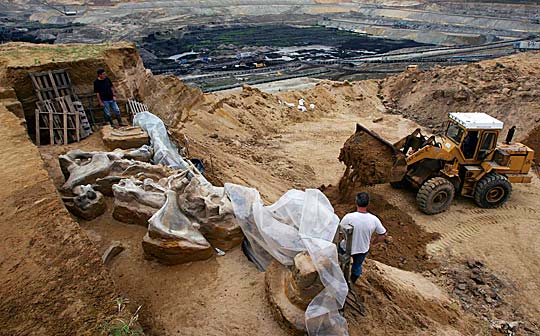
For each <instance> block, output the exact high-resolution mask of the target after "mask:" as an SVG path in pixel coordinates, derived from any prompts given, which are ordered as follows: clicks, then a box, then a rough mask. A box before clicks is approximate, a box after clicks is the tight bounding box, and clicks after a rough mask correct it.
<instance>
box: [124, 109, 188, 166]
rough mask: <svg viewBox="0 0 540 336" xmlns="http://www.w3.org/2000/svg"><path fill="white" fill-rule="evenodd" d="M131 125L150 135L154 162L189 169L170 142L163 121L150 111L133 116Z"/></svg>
mask: <svg viewBox="0 0 540 336" xmlns="http://www.w3.org/2000/svg"><path fill="white" fill-rule="evenodd" d="M133 125H135V126H139V127H141V128H142V129H143V130H145V131H146V132H147V133H148V136H150V139H151V143H152V148H153V149H154V160H153V161H154V164H161V165H163V166H166V167H170V168H172V169H182V170H187V169H189V165H188V163H187V162H186V161H185V160H184V159H183V158H182V156H181V155H180V154H178V148H176V146H175V145H174V144H173V143H172V142H171V140H170V139H169V135H168V134H167V129H166V128H165V124H163V121H161V119H159V118H158V117H157V116H155V115H154V114H152V113H150V112H147V111H145V112H140V113H137V114H136V115H135V117H134V118H133Z"/></svg>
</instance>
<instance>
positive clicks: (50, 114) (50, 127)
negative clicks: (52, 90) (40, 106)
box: [49, 109, 55, 145]
mask: <svg viewBox="0 0 540 336" xmlns="http://www.w3.org/2000/svg"><path fill="white" fill-rule="evenodd" d="M53 118H54V116H53V110H52V109H49V137H50V142H51V145H54V144H55V141H54V119H53Z"/></svg>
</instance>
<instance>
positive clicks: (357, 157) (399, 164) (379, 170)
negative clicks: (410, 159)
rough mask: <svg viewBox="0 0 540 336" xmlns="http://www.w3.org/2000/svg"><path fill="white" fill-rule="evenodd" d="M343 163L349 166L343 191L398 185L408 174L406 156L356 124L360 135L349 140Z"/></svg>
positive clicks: (342, 155) (343, 179)
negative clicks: (358, 186) (389, 184)
mask: <svg viewBox="0 0 540 336" xmlns="http://www.w3.org/2000/svg"><path fill="white" fill-rule="evenodd" d="M339 160H340V161H341V162H343V163H344V164H345V166H346V167H347V168H346V170H345V173H344V174H343V177H342V178H341V180H340V188H348V187H350V186H351V185H373V184H381V183H387V182H398V181H401V180H402V179H403V177H404V176H405V174H406V173H407V161H406V158H405V155H404V154H403V153H402V152H401V151H400V150H398V149H397V148H396V147H395V146H394V145H393V144H391V143H390V142H388V141H387V140H385V139H383V138H382V137H381V136H379V135H378V134H377V133H375V132H373V131H372V130H370V129H367V128H366V127H364V126H363V125H361V124H356V132H355V133H354V134H353V135H352V136H351V137H349V139H347V141H345V144H344V145H343V148H341V151H340V154H339Z"/></svg>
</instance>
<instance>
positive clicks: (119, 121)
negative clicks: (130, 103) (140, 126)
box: [116, 114, 126, 126]
mask: <svg viewBox="0 0 540 336" xmlns="http://www.w3.org/2000/svg"><path fill="white" fill-rule="evenodd" d="M116 120H118V126H126V124H124V123H123V122H122V117H121V116H120V115H119V114H117V115H116Z"/></svg>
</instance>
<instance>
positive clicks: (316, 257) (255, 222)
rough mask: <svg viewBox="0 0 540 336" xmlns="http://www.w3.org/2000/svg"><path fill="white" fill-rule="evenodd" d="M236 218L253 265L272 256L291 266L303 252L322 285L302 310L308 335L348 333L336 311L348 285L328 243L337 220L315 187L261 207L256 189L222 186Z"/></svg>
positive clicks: (341, 317)
mask: <svg viewBox="0 0 540 336" xmlns="http://www.w3.org/2000/svg"><path fill="white" fill-rule="evenodd" d="M225 194H226V195H227V196H228V197H229V199H230V200H231V202H232V205H233V209H234V213H235V216H236V218H237V220H238V222H239V224H240V227H241V228H242V231H243V232H244V235H245V236H246V238H247V239H248V241H249V243H250V245H251V248H252V251H251V252H252V257H253V258H254V259H256V260H255V262H256V263H258V264H259V265H262V267H263V268H266V267H267V266H268V265H269V263H270V261H271V260H272V258H275V259H276V260H278V261H279V262H280V263H282V264H283V265H292V264H293V259H294V256H295V255H296V254H298V253H299V252H302V251H307V252H308V253H309V255H310V257H311V258H312V260H313V263H314V265H315V267H316V268H317V272H318V273H319V277H320V280H321V282H322V283H323V285H324V286H325V288H324V289H323V290H322V291H321V292H320V293H319V294H318V295H317V296H316V297H315V298H314V299H313V301H311V303H310V304H309V306H308V308H307V310H306V313H305V319H306V329H307V331H308V334H309V335H321V336H325V335H328V336H330V335H348V331H347V321H346V320H345V318H344V317H343V316H341V315H340V314H339V309H341V308H342V307H343V304H344V303H345V298H346V296H347V292H348V287H347V283H346V282H345V278H344V277H343V273H342V272H341V269H340V268H339V264H338V256H337V250H336V246H335V245H334V244H333V243H332V240H333V238H334V235H335V233H336V230H337V226H338V224H339V218H338V217H337V216H336V215H335V213H334V209H333V208H332V205H331V204H330V202H329V201H328V199H327V198H326V196H325V195H324V194H323V193H322V192H321V191H320V190H317V189H307V190H306V191H300V190H289V191H288V192H287V193H285V194H284V195H283V196H282V197H281V198H280V199H279V200H278V201H277V202H276V203H274V204H272V205H270V206H264V204H263V202H262V200H261V197H260V195H259V192H258V191H257V190H256V189H253V188H248V187H243V186H239V185H235V184H225Z"/></svg>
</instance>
